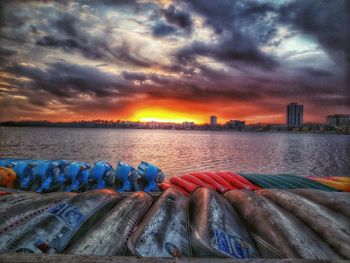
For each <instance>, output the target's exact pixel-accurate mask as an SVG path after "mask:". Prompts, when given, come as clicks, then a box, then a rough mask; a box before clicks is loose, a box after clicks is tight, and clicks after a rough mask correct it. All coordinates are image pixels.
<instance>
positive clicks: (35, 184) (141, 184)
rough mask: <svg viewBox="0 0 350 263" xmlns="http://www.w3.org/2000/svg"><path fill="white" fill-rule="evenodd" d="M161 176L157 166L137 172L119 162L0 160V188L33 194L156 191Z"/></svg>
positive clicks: (144, 166)
mask: <svg viewBox="0 0 350 263" xmlns="http://www.w3.org/2000/svg"><path fill="white" fill-rule="evenodd" d="M164 178H165V175H164V173H163V172H162V171H161V169H159V168H158V167H157V166H155V165H153V164H150V163H147V162H141V163H140V164H139V165H138V167H137V169H135V168H133V167H132V166H130V165H129V164H127V163H125V162H123V161H119V162H118V163H117V165H116V166H115V168H113V166H112V165H111V164H109V163H108V162H106V161H97V162H95V164H94V165H90V164H89V163H86V162H80V161H72V162H71V161H67V160H31V159H9V158H6V159H0V186H4V187H8V188H13V187H14V188H19V189H22V190H27V191H34V192H37V193H48V192H57V191H65V192H84V191H86V190H93V189H104V188H112V189H114V190H117V191H118V192H131V191H139V190H143V191H145V192H152V191H156V190H158V183H161V182H163V181H164Z"/></svg>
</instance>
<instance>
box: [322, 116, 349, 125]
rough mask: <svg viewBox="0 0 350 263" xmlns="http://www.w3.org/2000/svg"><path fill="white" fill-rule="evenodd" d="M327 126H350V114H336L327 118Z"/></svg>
mask: <svg viewBox="0 0 350 263" xmlns="http://www.w3.org/2000/svg"><path fill="white" fill-rule="evenodd" d="M327 124H328V125H330V126H335V127H346V126H350V114H334V115H329V116H327Z"/></svg>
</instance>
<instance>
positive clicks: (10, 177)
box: [0, 167, 16, 188]
mask: <svg viewBox="0 0 350 263" xmlns="http://www.w3.org/2000/svg"><path fill="white" fill-rule="evenodd" d="M15 180H16V173H15V171H13V170H12V169H9V168H6V167H0V186H5V187H7V188H13V182H14V181H15Z"/></svg>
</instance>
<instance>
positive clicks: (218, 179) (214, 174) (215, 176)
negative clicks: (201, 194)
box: [202, 172, 237, 190]
mask: <svg viewBox="0 0 350 263" xmlns="http://www.w3.org/2000/svg"><path fill="white" fill-rule="evenodd" d="M202 173H203V174H205V175H208V176H209V177H210V178H212V179H213V180H215V181H216V182H217V183H219V184H221V185H223V186H224V187H226V188H228V189H230V190H236V189H237V187H234V186H233V185H231V184H229V183H228V182H227V181H226V180H225V179H224V178H222V177H221V176H220V175H218V174H217V172H202Z"/></svg>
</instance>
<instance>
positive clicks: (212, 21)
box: [177, 0, 278, 69]
mask: <svg viewBox="0 0 350 263" xmlns="http://www.w3.org/2000/svg"><path fill="white" fill-rule="evenodd" d="M185 2H187V3H188V5H189V6H190V7H191V8H192V9H193V10H194V11H195V12H197V13H199V14H200V15H202V16H203V18H204V21H205V23H206V24H207V25H209V26H211V27H212V28H213V29H214V30H215V32H216V33H217V34H219V35H220V36H219V39H220V40H219V43H213V44H208V43H201V42H198V41H195V42H194V43H192V44H191V45H190V46H188V47H185V48H183V49H182V50H180V51H179V52H178V54H177V57H178V58H179V59H180V61H182V62H186V61H188V59H190V60H191V59H193V58H194V57H195V56H196V55H202V56H208V57H211V58H214V59H217V60H219V61H222V62H226V63H235V64H237V63H236V62H238V63H246V64H250V65H255V66H258V67H261V68H265V69H273V68H274V67H275V66H277V65H278V61H277V60H276V59H275V58H274V57H272V56H271V55H268V54H265V53H263V52H262V51H261V50H260V49H259V45H260V44H267V43H269V42H270V41H271V40H272V39H273V38H274V36H275V35H276V32H277V30H276V28H275V27H274V26H275V25H274V24H273V21H271V19H267V20H263V19H265V18H266V17H265V16H266V14H267V13H268V12H275V11H276V7H275V6H273V5H271V4H267V3H257V2H255V1H244V2H240V1H225V0H224V1H205V0H194V1H185ZM255 23H256V27H257V28H258V29H257V30H252V29H251V28H250V27H251V26H252V25H253V24H255ZM274 44H276V43H274ZM231 65H232V66H233V64H231ZM236 66H237V65H236Z"/></svg>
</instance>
